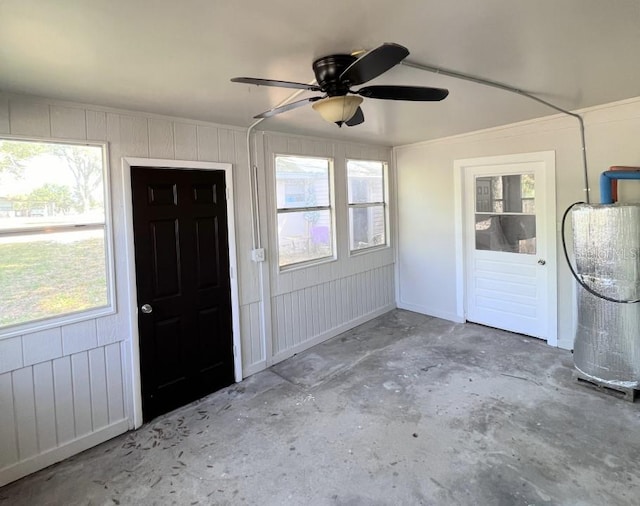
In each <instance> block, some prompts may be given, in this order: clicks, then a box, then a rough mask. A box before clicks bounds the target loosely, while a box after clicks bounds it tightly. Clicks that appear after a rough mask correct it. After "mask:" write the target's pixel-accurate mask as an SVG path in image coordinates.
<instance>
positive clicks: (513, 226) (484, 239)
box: [476, 214, 536, 255]
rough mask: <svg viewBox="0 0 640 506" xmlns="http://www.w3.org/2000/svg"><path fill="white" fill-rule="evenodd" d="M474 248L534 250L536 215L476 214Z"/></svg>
mask: <svg viewBox="0 0 640 506" xmlns="http://www.w3.org/2000/svg"><path fill="white" fill-rule="evenodd" d="M476 249H479V250H491V251H508V252H511V253H526V254H530V255H534V254H535V252H536V217H535V216H531V215H515V216H514V215H486V214H476Z"/></svg>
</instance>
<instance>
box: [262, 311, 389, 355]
mask: <svg viewBox="0 0 640 506" xmlns="http://www.w3.org/2000/svg"><path fill="white" fill-rule="evenodd" d="M395 308H396V305H395V304H389V305H387V306H383V307H381V308H378V309H376V310H375V311H371V312H370V313H367V314H365V315H362V316H359V317H358V318H355V319H353V320H349V321H348V322H346V323H343V324H342V325H339V326H338V327H334V328H332V329H331V330H328V331H326V332H323V333H322V334H318V335H317V336H315V337H312V338H311V339H308V340H307V341H304V342H302V343H300V344H297V345H295V346H293V347H291V348H288V349H286V350H283V351H281V352H279V353H276V354H275V355H274V356H273V363H274V364H277V363H278V362H282V361H283V360H286V359H288V358H290V357H293V356H294V355H296V354H297V353H300V352H303V351H305V350H308V349H309V348H311V347H312V346H315V345H316V344H320V343H323V342H324V341H326V340H327V339H331V338H332V337H336V336H337V335H340V334H342V333H343V332H346V331H347V330H351V329H352V328H354V327H357V326H358V325H362V324H363V323H366V322H368V321H369V320H372V319H373V318H376V317H378V316H381V315H383V314H385V313H388V312H389V311H392V310H394V309H395Z"/></svg>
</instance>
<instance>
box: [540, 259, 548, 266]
mask: <svg viewBox="0 0 640 506" xmlns="http://www.w3.org/2000/svg"><path fill="white" fill-rule="evenodd" d="M546 263H547V261H546V260H545V259H544V258H540V259H539V260H538V264H540V265H544V264H546Z"/></svg>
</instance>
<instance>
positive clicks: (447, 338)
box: [0, 310, 640, 506]
mask: <svg viewBox="0 0 640 506" xmlns="http://www.w3.org/2000/svg"><path fill="white" fill-rule="evenodd" d="M571 372H572V359H571V354H570V353H568V352H565V351H562V350H558V349H554V348H551V347H548V346H546V344H544V343H543V342H541V341H538V340H536V339H531V338H526V337H523V336H520V335H514V334H510V333H508V332H502V331H498V330H493V329H489V328H485V327H481V326H478V325H473V324H466V325H462V324H453V323H450V322H446V321H443V320H439V319H436V318H430V317H426V316H422V315H418V314H415V313H410V312H407V311H400V310H397V311H393V312H391V313H388V314H386V315H384V316H382V317H380V318H377V319H375V320H373V321H371V322H369V323H366V324H364V325H362V326H360V327H358V328H356V329H354V330H352V331H350V332H347V333H345V334H343V335H341V336H338V337H337V338H335V339H332V340H331V341H328V342H326V343H324V344H322V345H319V346H316V347H315V348H313V349H311V350H308V351H307V352H305V353H302V354H300V355H298V356H296V357H293V358H291V359H289V360H287V361H285V362H283V363H280V364H278V365H276V366H275V367H273V368H271V369H270V370H268V371H264V372H262V373H259V374H256V375H254V376H252V377H250V378H249V379H247V380H245V381H243V382H242V383H240V384H238V385H234V386H232V387H229V388H227V389H225V390H222V391H220V392H217V393H215V394H213V395H211V396H209V397H207V398H205V399H203V400H201V401H199V402H197V403H195V404H192V405H189V406H187V407H185V408H182V409H180V410H177V411H175V412H173V413H170V414H168V415H165V416H163V417H160V418H158V419H156V420H155V421H153V422H152V423H150V424H147V425H146V426H144V427H142V428H141V429H140V430H138V431H136V432H133V433H129V434H125V435H123V436H120V437H118V438H115V439H113V440H111V441H109V442H107V443H105V444H102V445H100V446H98V447H96V448H94V449H91V450H89V451H87V452H84V453H83V454H81V455H78V456H76V457H73V458H71V459H69V460H67V461H65V462H62V463H60V464H57V465H55V466H52V467H50V468H48V469H45V470H43V471H41V472H39V473H36V474H34V475H32V476H29V477H27V478H25V479H23V480H20V481H18V482H15V483H13V484H10V485H8V486H6V487H4V488H2V489H0V504H2V505H9V504H10V505H12V506H18V505H29V506H34V505H46V504H56V505H75V504H83V505H88V504H92V505H113V504H116V505H118V504H119V505H125V504H136V505H142V504H144V505H146V504H158V505H166V504H180V505H196V504H201V505H202V504H221V505H222V504H233V505H235V504H240V505H242V504H257V505H289V504H290V505H383V504H392V505H397V504H424V505H450V504H451V505H452V504H462V505H480V506H485V505H487V506H488V505H505V506H512V505H545V504H554V505H555V504H563V505H564V504H567V505H626V504H628V505H638V504H640V469H639V466H638V462H640V416H639V413H640V411H639V409H638V405H634V404H631V403H628V402H625V401H622V400H619V399H616V398H613V397H610V396H607V395H604V394H600V393H598V392H594V391H591V390H590V389H588V388H586V387H584V386H582V385H577V384H576V383H574V381H573V380H572V378H571Z"/></svg>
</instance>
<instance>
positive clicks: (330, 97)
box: [231, 42, 449, 126]
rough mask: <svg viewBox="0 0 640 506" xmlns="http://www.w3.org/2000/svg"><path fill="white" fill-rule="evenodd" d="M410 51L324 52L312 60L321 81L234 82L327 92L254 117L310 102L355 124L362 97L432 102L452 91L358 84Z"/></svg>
mask: <svg viewBox="0 0 640 506" xmlns="http://www.w3.org/2000/svg"><path fill="white" fill-rule="evenodd" d="M408 55H409V50H408V49H407V48H406V47H404V46H401V45H400V44H395V43H389V42H387V43H384V44H382V45H381V46H378V47H377V48H375V49H372V50H371V51H368V52H366V53H364V54H363V55H362V56H360V57H358V56H356V55H352V54H334V55H329V56H323V57H322V58H318V59H317V60H316V61H314V62H313V65H312V67H313V73H314V74H315V76H316V82H317V83H318V84H304V83H295V82H291V81H276V80H273V79H258V78H254V77H234V78H233V79H231V81H232V82H234V83H245V84H255V85H258V86H277V87H281V88H293V89H297V90H307V91H317V92H321V93H323V94H324V95H322V96H316V97H309V98H305V99H303V100H298V101H297V102H291V103H289V104H285V105H283V106H281V107H275V108H274V109H270V110H268V111H265V112H263V113H261V114H258V115H257V116H254V118H256V119H258V118H270V117H271V116H275V115H276V114H280V113H283V112H286V111H290V110H292V109H297V108H298V107H302V106H304V105H307V104H309V103H311V104H312V107H313V108H314V109H315V110H316V111H317V112H318V113H320V115H321V116H322V117H323V118H324V119H325V120H327V121H329V122H331V123H336V124H337V125H338V126H342V124H343V123H344V124H346V125H347V126H355V125H359V124H360V123H362V122H364V114H363V112H362V109H361V108H360V104H361V103H362V97H366V98H376V99H382V100H411V101H418V102H433V101H439V100H443V99H444V98H445V97H446V96H447V95H448V94H449V91H448V90H445V89H443V88H428V87H423V86H365V87H364V88H360V89H357V90H354V89H352V86H359V85H361V84H364V83H366V82H368V81H371V80H372V79H374V78H376V77H378V76H379V75H381V74H383V73H385V72H386V71H387V70H389V69H390V68H392V67H394V66H395V65H397V64H398V63H400V62H401V61H402V60H404V59H405V58H406V57H407V56H408Z"/></svg>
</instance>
